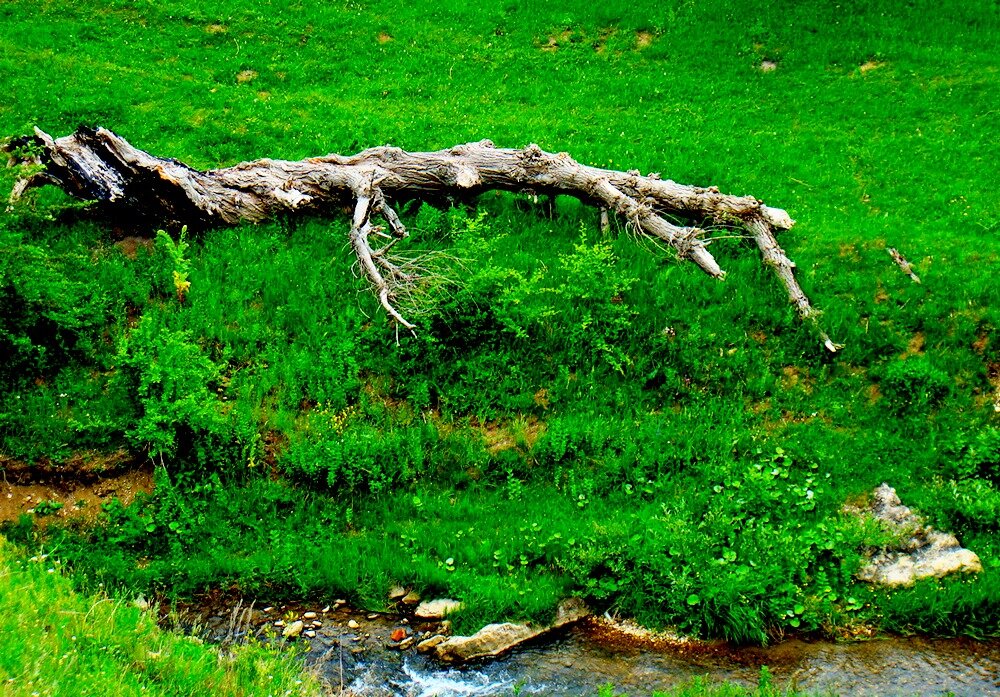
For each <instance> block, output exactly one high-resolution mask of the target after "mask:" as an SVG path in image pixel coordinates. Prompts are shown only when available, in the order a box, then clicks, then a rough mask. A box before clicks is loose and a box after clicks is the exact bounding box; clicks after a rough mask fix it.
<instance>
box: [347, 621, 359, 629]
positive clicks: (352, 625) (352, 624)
mask: <svg viewBox="0 0 1000 697" xmlns="http://www.w3.org/2000/svg"><path fill="white" fill-rule="evenodd" d="M360 626H361V625H360V624H358V623H357V621H355V620H348V622H347V628H348V629H357V628H358V627H360Z"/></svg>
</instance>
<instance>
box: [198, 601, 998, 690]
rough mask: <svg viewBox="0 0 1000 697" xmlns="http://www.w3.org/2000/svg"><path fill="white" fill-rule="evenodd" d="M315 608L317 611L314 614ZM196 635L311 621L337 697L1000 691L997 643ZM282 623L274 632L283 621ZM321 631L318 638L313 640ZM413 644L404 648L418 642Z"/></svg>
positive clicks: (379, 620)
mask: <svg viewBox="0 0 1000 697" xmlns="http://www.w3.org/2000/svg"><path fill="white" fill-rule="evenodd" d="M307 613H308V614H307ZM198 614H199V615H200V616H201V617H202V618H207V619H203V620H202V621H201V622H202V624H201V627H200V629H199V630H198V631H200V632H201V633H202V634H204V635H205V636H206V638H208V639H211V640H215V641H227V640H239V638H240V637H241V636H244V635H246V634H247V633H254V634H261V633H262V630H264V629H265V628H269V629H268V630H267V631H268V632H270V633H271V634H274V635H276V638H275V639H273V640H274V641H278V642H285V641H289V640H286V639H282V638H280V635H281V633H282V631H283V628H284V627H286V626H288V624H291V623H292V622H294V621H295V620H296V619H299V618H304V622H305V630H306V633H303V634H302V635H301V636H299V637H298V638H296V639H294V640H291V641H294V642H295V643H297V644H301V645H304V646H303V648H306V649H307V653H306V660H307V663H308V664H309V665H311V666H313V667H314V668H316V669H317V670H319V672H320V673H321V674H322V676H323V677H324V678H325V679H326V680H327V681H328V682H329V683H330V685H331V686H333V688H334V691H335V692H336V691H337V690H338V689H339V688H341V687H343V688H344V691H345V692H346V693H347V694H352V695H359V696H360V695H365V696H370V697H381V696H383V695H384V696H390V695H392V696H394V697H395V696H397V695H405V696H412V697H432V696H437V697H459V696H466V695H467V696H483V697H485V696H487V695H510V694H514V693H515V691H517V692H519V694H522V695H530V694H544V695H594V694H596V692H597V690H598V688H599V687H600V686H601V685H605V684H609V683H610V684H612V685H614V686H615V688H616V690H617V691H618V692H624V693H627V694H629V695H632V696H633V697H638V696H640V695H649V694H650V692H652V691H653V690H656V689H664V688H670V687H672V686H676V685H678V684H681V683H684V682H686V681H688V680H690V679H692V678H695V677H704V678H707V679H709V680H713V681H731V682H735V683H740V684H743V685H747V686H753V685H756V684H757V683H758V681H759V680H760V676H761V667H762V666H767V670H768V671H769V673H770V675H771V676H772V682H773V684H775V685H778V686H782V687H784V686H791V685H794V686H796V687H798V688H799V689H802V690H807V691H811V692H816V693H818V694H838V695H921V696H925V695H946V694H952V695H956V696H959V697H961V696H966V695H967V696H969V697H972V696H977V697H978V696H980V695H1000V642H997V641H990V642H978V641H973V640H969V639H924V638H884V639H872V640H867V641H856V642H848V643H833V642H807V641H802V640H790V641H785V642H782V643H780V644H776V645H774V646H770V647H766V648H733V647H730V646H728V645H726V644H722V643H718V644H703V643H689V644H669V645H663V644H661V645H659V646H656V647H653V646H651V645H650V644H649V643H644V642H641V641H636V640H635V639H634V638H633V637H630V636H629V635H627V634H622V633H619V632H616V631H613V630H609V628H608V625H607V624H606V623H603V622H601V621H595V620H584V621H583V622H581V623H579V624H578V625H576V626H575V627H573V628H572V629H569V630H566V631H563V632H562V633H560V634H558V635H555V636H550V637H549V638H546V639H542V640H539V641H537V642H536V643H534V644H533V645H528V646H526V647H521V648H518V649H515V650H514V651H512V652H511V653H509V654H508V655H506V656H503V657H501V658H498V659H495V660H492V661H488V662H483V663H478V664H474V665H467V666H464V667H461V668H448V667H444V666H442V665H441V664H439V663H438V662H436V661H435V660H432V659H429V658H427V657H425V656H423V655H421V654H419V653H417V652H416V651H414V650H413V649H412V648H409V649H408V650H400V649H399V642H398V641H393V640H392V635H393V633H394V632H395V633H396V637H397V639H398V637H399V635H400V634H402V633H404V632H405V633H406V635H407V636H408V637H412V638H413V639H414V640H415V641H416V640H419V639H420V638H421V637H423V636H425V634H426V633H428V632H431V633H434V632H436V631H437V630H438V629H439V627H440V624H439V623H437V622H420V621H417V620H414V619H412V618H411V619H405V618H403V617H400V616H394V615H383V614H375V613H364V612H360V611H356V610H352V609H350V608H348V607H346V606H345V605H334V606H333V607H329V608H309V607H306V606H299V605H290V606H281V607H277V608H266V609H263V608H262V609H252V610H249V611H248V610H243V609H241V608H239V607H237V608H236V609H235V610H234V609H232V607H228V608H225V609H223V608H222V607H219V608H217V609H216V610H215V611H214V612H213V611H208V612H206V608H204V607H202V608H200V611H199V612H198ZM276 624H277V626H275V625H276ZM310 634H311V635H312V636H309V635H310ZM415 641H414V642H407V643H415Z"/></svg>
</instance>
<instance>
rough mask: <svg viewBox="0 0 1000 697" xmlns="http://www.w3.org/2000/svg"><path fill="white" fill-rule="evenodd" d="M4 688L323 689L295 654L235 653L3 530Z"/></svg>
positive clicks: (117, 691) (14, 691) (124, 691)
mask: <svg viewBox="0 0 1000 697" xmlns="http://www.w3.org/2000/svg"><path fill="white" fill-rule="evenodd" d="M0 633H2V634H3V641H2V642H0V692H2V693H3V694H4V695H10V696H11V697H18V696H20V695H25V696H27V695H51V696H53V697H54V696H56V695H67V696H68V697H83V696H84V695H109V694H113V695H122V697H130V696H131V695H195V694H211V695H225V696H230V695H232V696H233V697H236V696H237V695H260V696H261V697H263V695H273V696H274V697H279V696H281V697H285V696H288V695H296V696H298V695H319V694H320V686H319V684H318V683H317V681H316V680H315V679H314V678H312V677H311V676H309V675H308V674H305V673H303V672H302V668H301V665H300V664H299V663H298V662H297V661H295V660H294V658H293V657H292V655H290V654H288V653H286V654H284V655H282V654H279V653H277V652H274V651H271V650H268V649H265V648H264V647H261V646H259V645H254V644H243V645H241V646H238V647H235V648H232V649H231V650H229V651H228V652H227V653H226V654H222V653H220V652H219V651H217V650H215V649H213V648H210V647H207V646H205V645H204V644H203V643H202V642H201V641H200V640H198V639H196V638H195V637H183V636H180V635H177V634H174V633H172V632H167V631H163V630H161V629H160V628H159V627H157V624H156V617H155V615H153V614H152V613H150V612H148V611H144V610H141V609H139V608H138V607H136V606H135V605H133V604H131V603H126V602H123V601H120V600H113V599H111V598H109V597H108V596H106V595H103V594H101V595H80V594H78V593H77V592H75V591H74V590H73V586H72V583H71V582H70V580H69V579H68V578H67V577H66V575H65V574H64V573H63V568H62V567H61V564H60V562H59V560H58V559H56V558H54V557H51V556H48V555H45V554H42V555H38V556H32V557H30V558H29V557H28V555H27V554H25V553H24V552H23V551H22V550H19V549H17V548H16V547H14V546H13V545H11V544H10V543H8V542H6V541H4V540H3V539H2V538H0Z"/></svg>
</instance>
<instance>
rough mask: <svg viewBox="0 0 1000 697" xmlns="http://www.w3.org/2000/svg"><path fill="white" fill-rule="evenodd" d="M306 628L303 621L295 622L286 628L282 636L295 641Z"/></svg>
mask: <svg viewBox="0 0 1000 697" xmlns="http://www.w3.org/2000/svg"><path fill="white" fill-rule="evenodd" d="M304 627H305V625H304V624H303V623H302V620H295V621H294V622H292V623H291V624H290V625H288V626H287V627H285V630H284V631H283V632H282V633H281V636H283V637H286V638H288V639H294V638H295V637H297V636H298V635H299V634H301V633H302V629H303V628H304Z"/></svg>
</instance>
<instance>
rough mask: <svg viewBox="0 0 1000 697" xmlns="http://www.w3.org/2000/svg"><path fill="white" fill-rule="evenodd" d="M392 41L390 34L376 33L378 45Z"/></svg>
mask: <svg viewBox="0 0 1000 697" xmlns="http://www.w3.org/2000/svg"><path fill="white" fill-rule="evenodd" d="M392 40H393V38H392V34H386V33H385V32H384V31H380V32H379V33H378V42H379V43H380V44H387V43H389V42H390V41H392Z"/></svg>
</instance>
